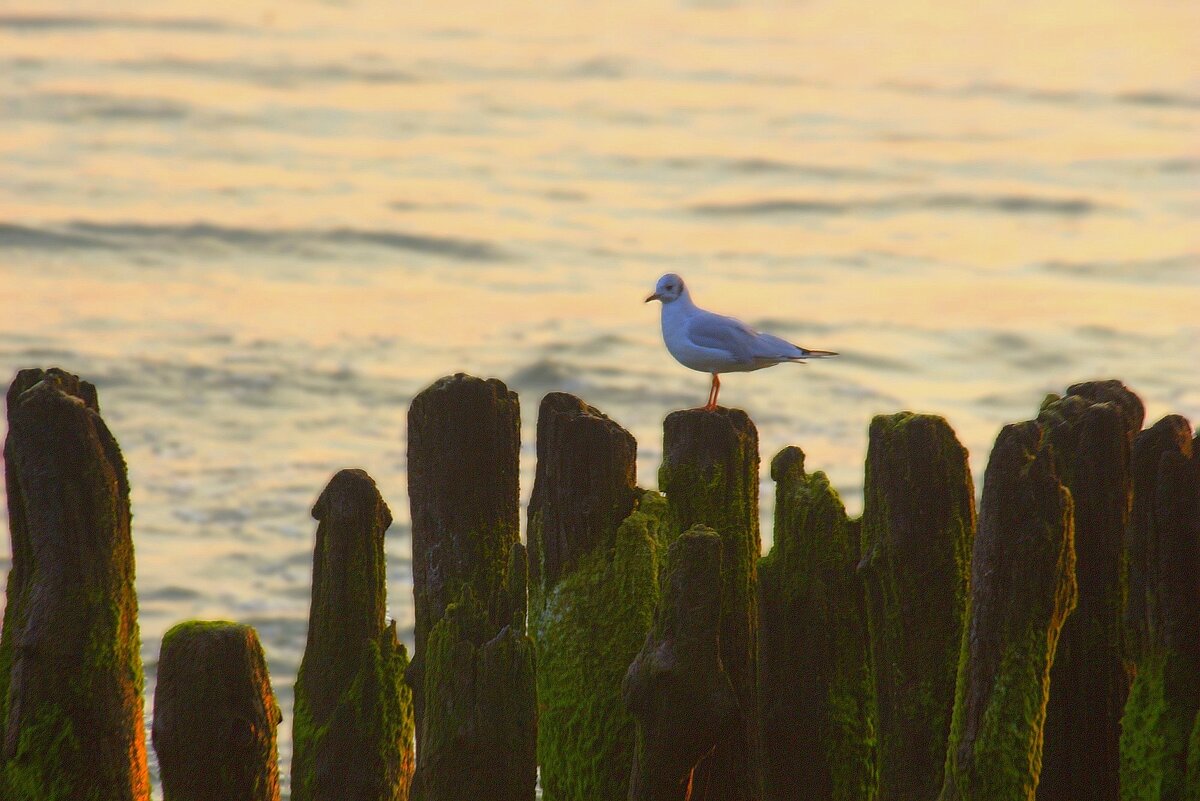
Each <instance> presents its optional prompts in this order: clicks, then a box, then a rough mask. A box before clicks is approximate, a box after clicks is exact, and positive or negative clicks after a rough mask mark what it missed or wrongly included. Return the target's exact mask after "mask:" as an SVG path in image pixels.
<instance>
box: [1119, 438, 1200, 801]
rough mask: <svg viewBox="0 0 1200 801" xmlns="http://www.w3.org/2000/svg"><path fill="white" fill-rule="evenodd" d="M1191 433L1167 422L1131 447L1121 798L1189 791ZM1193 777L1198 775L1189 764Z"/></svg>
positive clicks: (1198, 655) (1193, 606)
mask: <svg viewBox="0 0 1200 801" xmlns="http://www.w3.org/2000/svg"><path fill="white" fill-rule="evenodd" d="M1193 445H1194V443H1193V440H1192V431H1191V427H1190V426H1189V425H1188V423H1187V421H1186V420H1184V419H1183V418H1182V417H1179V416H1177V415H1171V416H1168V417H1164V418H1163V419H1162V420H1160V421H1158V422H1157V423H1155V424H1154V425H1153V426H1152V427H1151V428H1149V429H1147V430H1145V431H1143V432H1141V433H1140V434H1138V436H1137V438H1136V439H1135V440H1134V443H1133V514H1132V516H1131V519H1130V529H1129V537H1128V543H1129V606H1128V609H1127V618H1126V619H1127V621H1128V623H1129V628H1130V634H1131V639H1132V644H1133V648H1132V656H1133V659H1134V665H1135V669H1136V676H1135V678H1134V680H1133V686H1132V687H1131V689H1130V691H1129V701H1128V702H1127V703H1126V705H1125V717H1124V719H1123V720H1122V731H1121V798H1122V799H1123V800H1124V801H1175V799H1184V798H1187V797H1188V794H1191V796H1192V797H1194V796H1195V795H1196V792H1197V791H1196V788H1195V786H1194V784H1193V786H1192V787H1190V788H1189V787H1188V761H1189V758H1190V759H1191V760H1192V762H1193V765H1195V761H1196V760H1197V759H1200V756H1195V755H1193V756H1192V757H1189V755H1188V747H1189V746H1188V743H1189V740H1190V739H1191V734H1192V730H1193V728H1194V726H1195V723H1194V721H1195V719H1196V715H1197V710H1198V709H1200V635H1198V634H1197V632H1200V468H1198V464H1200V462H1198V460H1196V459H1195V458H1194V454H1193V452H1192V448H1193ZM1192 772H1193V778H1195V774H1196V768H1195V767H1193V769H1192Z"/></svg>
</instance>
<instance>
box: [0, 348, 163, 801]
mask: <svg viewBox="0 0 1200 801" xmlns="http://www.w3.org/2000/svg"><path fill="white" fill-rule="evenodd" d="M4 457H5V476H6V484H7V488H8V510H9V526H10V529H11V531H12V554H13V562H12V569H11V570H10V572H9V574H8V604H7V607H6V611H5V615H4V628H3V633H2V634H0V722H2V725H3V731H2V734H3V750H2V751H0V766H2V771H0V798H4V799H5V801H34V800H35V799H36V801H67V799H77V798H82V799H89V798H102V799H105V801H129V800H133V799H138V800H142V799H148V798H149V796H150V781H149V775H148V773H147V769H146V737H145V730H144V727H143V723H142V660H141V655H140V653H139V651H138V647H139V642H138V625H137V594H136V592H135V590H134V583H133V578H134V567H133V541H132V539H131V537H130V529H129V481H128V478H127V476H126V472H125V460H124V458H123V457H122V456H121V451H120V448H118V447H117V442H116V440H115V439H114V438H113V436H112V434H111V433H110V432H109V430H108V427H107V426H106V425H105V424H104V420H103V419H102V418H101V417H100V407H99V403H98V401H97V397H96V390H95V387H93V386H92V385H91V384H89V383H88V382H86V381H81V380H80V379H79V378H78V377H77V376H74V375H71V374H69V373H65V372H63V371H61V370H58V369H51V370H46V371H43V370H36V369H33V370H22V371H20V372H19V373H17V376H16V378H15V379H14V380H13V383H12V385H11V387H10V388H9V391H8V438H7V440H6V442H5V445H4Z"/></svg>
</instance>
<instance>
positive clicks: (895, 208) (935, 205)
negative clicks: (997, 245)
mask: <svg viewBox="0 0 1200 801" xmlns="http://www.w3.org/2000/svg"><path fill="white" fill-rule="evenodd" d="M1101 208H1103V207H1102V206H1101V205H1100V204H1098V203H1096V202H1094V201H1091V200H1088V199H1087V198H1044V197H1034V196H1031V195H969V194H957V193H945V194H934V195H897V196H892V197H883V198H873V199H863V200H845V201H836V200H810V199H787V198H782V199H766V200H749V201H744V202H739V203H701V204H697V205H694V206H692V207H691V209H690V210H691V211H692V212H693V213H696V214H704V215H712V216H754V215H764V216H771V215H783V214H812V215H841V214H859V213H876V214H904V213H907V212H921V211H976V212H995V213H1000V214H1053V215H1060V216H1064V217H1081V216H1084V215H1087V214H1092V213H1094V212H1096V211H1099V210H1100V209H1101Z"/></svg>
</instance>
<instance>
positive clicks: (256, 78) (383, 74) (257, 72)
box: [117, 58, 418, 88]
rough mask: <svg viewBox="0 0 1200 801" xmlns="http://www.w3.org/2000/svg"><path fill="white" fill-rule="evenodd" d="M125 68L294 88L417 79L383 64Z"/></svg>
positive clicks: (140, 63)
mask: <svg viewBox="0 0 1200 801" xmlns="http://www.w3.org/2000/svg"><path fill="white" fill-rule="evenodd" d="M117 66H118V67H120V68H121V69H124V70H128V71H130V72H136V73H138V74H139V75H144V74H146V73H155V72H157V73H168V74H172V75H188V76H199V77H202V78H216V79H220V80H226V81H236V82H242V83H249V84H256V85H261V86H269V87H274V88H292V87H297V86H303V85H308V84H317V83H366V84H396V83H412V82H414V81H416V80H418V79H417V77H416V76H415V75H413V74H412V73H410V72H405V71H403V70H399V69H396V68H395V67H391V66H388V65H387V64H382V63H379V64H377V63H373V62H370V61H368V62H365V63H361V64H337V63H326V64H296V63H290V62H282V61H281V62H278V63H254V62H247V61H210V60H200V59H181V58H156V59H140V60H131V61H121V62H118V63H117Z"/></svg>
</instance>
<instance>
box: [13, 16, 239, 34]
mask: <svg viewBox="0 0 1200 801" xmlns="http://www.w3.org/2000/svg"><path fill="white" fill-rule="evenodd" d="M0 28H8V29H10V30H16V31H49V30H84V31H94V30H140V31H177V32H186V33H223V32H227V31H231V30H236V29H235V28H234V27H233V26H231V25H228V24H227V23H224V22H220V21H219V20H215V19H208V18H205V17H124V16H112V17H105V16H92V15H87V14H0Z"/></svg>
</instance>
